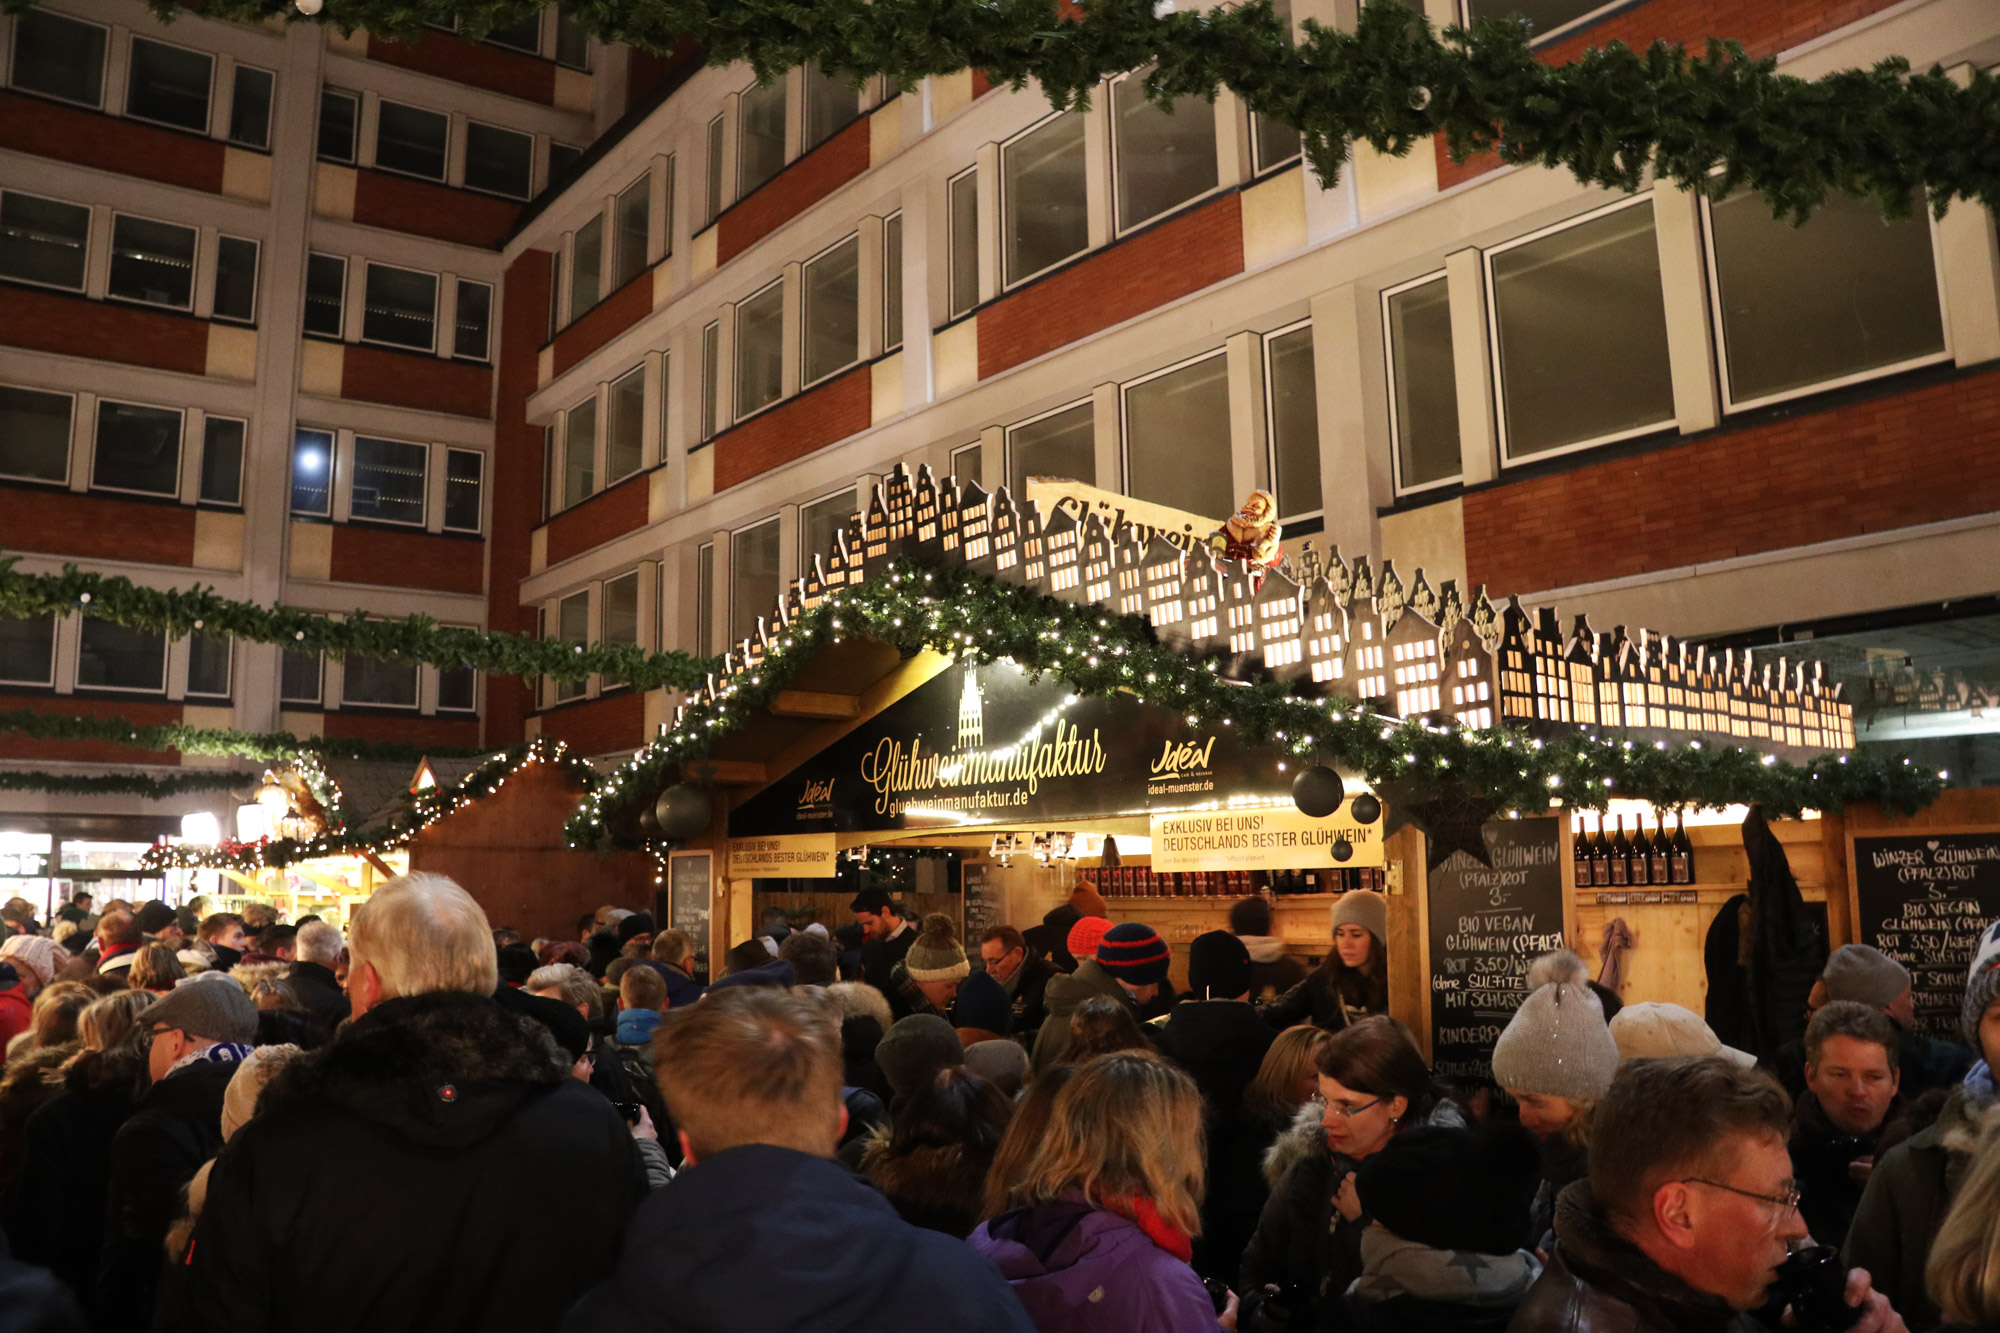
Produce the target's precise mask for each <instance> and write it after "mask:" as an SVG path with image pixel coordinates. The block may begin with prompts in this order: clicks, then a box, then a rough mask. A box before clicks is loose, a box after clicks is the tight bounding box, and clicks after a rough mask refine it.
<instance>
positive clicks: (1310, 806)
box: [1292, 764, 1347, 819]
mask: <svg viewBox="0 0 2000 1333" xmlns="http://www.w3.org/2000/svg"><path fill="white" fill-rule="evenodd" d="M1346 796H1347V791H1346V788H1344V787H1342V786H1341V783H1340V774H1338V773H1336V772H1334V771H1333V770H1332V769H1330V768H1328V767H1327V766H1326V765H1325V764H1314V765H1313V766H1312V767H1311V768H1306V769H1301V770H1299V775H1298V776H1297V777H1295V778H1293V779H1292V804H1293V805H1296V806H1297V807H1298V808H1299V809H1300V810H1302V811H1304V812H1305V813H1306V814H1308V815H1310V816H1312V817H1313V818H1314V819H1325V818H1326V817H1327V816H1328V815H1330V814H1332V813H1333V812H1334V811H1336V810H1338V809H1340V803H1341V801H1343V800H1344V799H1346Z"/></svg>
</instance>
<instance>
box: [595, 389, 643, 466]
mask: <svg viewBox="0 0 2000 1333" xmlns="http://www.w3.org/2000/svg"><path fill="white" fill-rule="evenodd" d="M609 396H610V399H611V401H610V405H609V408H608V410H607V411H606V413H605V416H606V418H607V419H606V421H605V423H604V425H605V430H604V484H605V485H606V486H614V485H616V484H617V483H619V482H621V481H623V480H625V478H627V477H629V476H631V475H632V474H633V473H634V472H637V471H638V470H639V469H640V468H642V467H644V466H645V465H646V368H645V367H644V366H641V367H639V368H638V369H637V370H633V371H628V372H627V373H625V374H623V375H620V376H619V377H618V378H617V379H615V380H613V381H611V390H610V395H609Z"/></svg>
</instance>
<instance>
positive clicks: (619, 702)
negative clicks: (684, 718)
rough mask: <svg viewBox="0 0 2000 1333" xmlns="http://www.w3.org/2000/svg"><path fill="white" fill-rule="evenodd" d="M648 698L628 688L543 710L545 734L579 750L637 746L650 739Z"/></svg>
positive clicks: (600, 751) (588, 751)
mask: <svg viewBox="0 0 2000 1333" xmlns="http://www.w3.org/2000/svg"><path fill="white" fill-rule="evenodd" d="M645 732H646V698H645V696H644V695H641V694H634V693H632V692H631V691H629V690H627V691H624V692H622V693H619V694H613V695H608V696H606V697H605V698H602V699H592V700H590V701H588V702H587V703H577V704H568V705H565V706H564V707H561V708H557V709H554V710H552V711H550V712H547V713H544V714H542V735H544V736H548V737H552V738H554V739H556V740H562V741H568V742H569V745H570V748H571V749H573V750H575V751H576V752H577V753H578V754H610V753H612V752H613V751H616V750H636V749H638V748H639V747H640V746H641V745H644V744H645V743H646V735H645Z"/></svg>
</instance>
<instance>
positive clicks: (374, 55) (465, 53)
mask: <svg viewBox="0 0 2000 1333" xmlns="http://www.w3.org/2000/svg"><path fill="white" fill-rule="evenodd" d="M368 58H369V59H370V60H379V61H381V62H382V63H383V64H385V65H395V66H396V67H398V68H399V69H413V70H415V71H417V72H418V73H419V74H430V75H435V76H436V77H437V78H440V79H450V80H451V81H452V82H453V83H462V84H465V85H466V86H467V87H471V88H484V89H486V90H487V91H488V92H493V93H502V94H505V95H506V96H508V97H518V98H520V99H521V100H523V101H526V102H540V103H541V104H542V105H543V106H553V105H555V100H556V67H555V65H554V63H553V62H551V61H547V60H542V59H539V58H537V57H535V56H531V55H523V54H522V53H521V52H519V51H508V50H504V49H502V48H501V47H497V46H489V45H488V44H486V43H485V42H468V41H466V40H465V39H464V38H463V37H458V36H455V35H454V34H452V33H448V32H438V31H436V30H435V29H429V28H427V29H425V30H424V31H423V32H422V33H420V34H418V36H417V37H415V38H414V39H413V40H411V41H408V42H397V41H390V40H389V39H388V38H386V37H378V36H376V35H375V34H374V33H372V32H371V33H369V34H368Z"/></svg>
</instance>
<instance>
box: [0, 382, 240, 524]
mask: <svg viewBox="0 0 2000 1333" xmlns="http://www.w3.org/2000/svg"><path fill="white" fill-rule="evenodd" d="M80 417H81V418H84V419H86V420H87V421H88V423H89V424H88V428H87V433H86V434H85V437H84V438H85V439H87V440H88V441H89V449H88V452H87V455H86V457H85V459H84V460H83V463H82V466H83V467H84V469H85V476H87V477H88V479H89V481H88V485H89V488H90V489H91V490H93V491H109V492H114V493H123V494H130V495H154V496H162V497H166V498H170V499H171V498H183V497H185V496H186V494H187V492H188V490H189V489H192V490H193V498H194V499H195V500H197V501H198V502H200V503H202V504H208V505H225V506H240V505H241V504H242V503H243V449H244V438H245V429H246V427H245V423H244V422H243V421H241V420H239V419H237V418H235V417H222V416H213V415H209V414H206V413H192V412H188V411H184V410H183V409H181V408H177V407H159V406H155V405H152V404H147V403H129V402H120V401H117V400H115V399H110V398H98V399H96V400H95V401H94V402H85V401H84V400H83V398H82V396H80V395H76V394H68V393H51V392H49V391H47V390H44V389H29V388H22V387H17V386H10V385H0V478H5V479H7V480H11V481H31V482H45V483H48V484H51V485H56V486H66V485H70V484H71V480H72V466H73V464H72V461H71V458H72V454H73V448H72V442H73V441H74V440H75V439H76V436H77V423H78V419H79V418H80ZM196 420H198V424H194V423H195V421H196ZM188 450H194V451H197V453H198V457H196V458H195V459H193V460H191V461H194V462H195V463H196V464H197V469H196V471H195V473H194V475H193V477H191V478H190V477H184V476H183V473H182V461H183V454H184V451H188Z"/></svg>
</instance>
